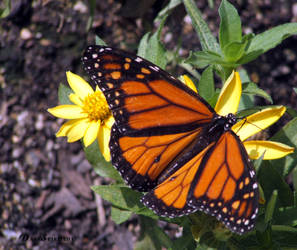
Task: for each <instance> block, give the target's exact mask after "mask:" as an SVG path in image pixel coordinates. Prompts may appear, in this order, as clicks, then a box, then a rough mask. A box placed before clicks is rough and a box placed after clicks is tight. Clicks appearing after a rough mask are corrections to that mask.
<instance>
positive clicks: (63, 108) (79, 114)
mask: <svg viewBox="0 0 297 250" xmlns="http://www.w3.org/2000/svg"><path fill="white" fill-rule="evenodd" d="M47 111H48V112H49V113H51V114H52V115H54V116H56V117H59V118H63V119H77V118H85V117H87V116H88V114H86V113H83V110H82V108H81V107H79V106H77V105H59V106H56V107H54V108H50V109H48V110H47Z"/></svg>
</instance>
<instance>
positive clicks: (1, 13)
mask: <svg viewBox="0 0 297 250" xmlns="http://www.w3.org/2000/svg"><path fill="white" fill-rule="evenodd" d="M3 5H4V8H0V18H5V17H7V16H8V15H9V13H10V10H11V1H10V0H4V3H3Z"/></svg>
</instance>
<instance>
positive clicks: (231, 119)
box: [224, 113, 237, 131]
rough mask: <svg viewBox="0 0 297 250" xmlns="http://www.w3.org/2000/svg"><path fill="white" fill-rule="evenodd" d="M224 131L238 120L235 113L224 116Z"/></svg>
mask: <svg viewBox="0 0 297 250" xmlns="http://www.w3.org/2000/svg"><path fill="white" fill-rule="evenodd" d="M224 118H225V119H224V120H225V123H224V131H228V130H229V129H230V128H231V127H232V126H233V125H234V124H235V123H236V121H237V118H236V116H235V115H234V114H232V113H230V114H228V115H227V116H225V117H224Z"/></svg>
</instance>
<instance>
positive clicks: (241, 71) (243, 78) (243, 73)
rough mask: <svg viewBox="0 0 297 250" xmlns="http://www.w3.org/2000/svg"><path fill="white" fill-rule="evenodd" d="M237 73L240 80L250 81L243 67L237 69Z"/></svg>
mask: <svg viewBox="0 0 297 250" xmlns="http://www.w3.org/2000/svg"><path fill="white" fill-rule="evenodd" d="M238 73H239V75H240V80H241V82H250V81H251V80H250V77H249V74H248V72H247V71H246V70H245V69H243V68H241V69H239V70H238Z"/></svg>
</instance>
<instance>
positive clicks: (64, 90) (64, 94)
mask: <svg viewBox="0 0 297 250" xmlns="http://www.w3.org/2000/svg"><path fill="white" fill-rule="evenodd" d="M71 93H73V91H72V89H71V88H69V87H67V86H66V85H64V84H62V83H61V84H60V86H59V89H58V98H59V102H60V104H62V105H67V104H73V103H72V102H71V101H70V100H69V95H70V94H71Z"/></svg>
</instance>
